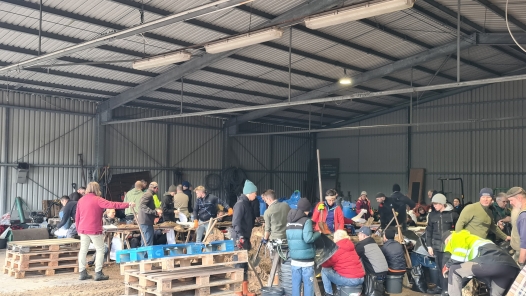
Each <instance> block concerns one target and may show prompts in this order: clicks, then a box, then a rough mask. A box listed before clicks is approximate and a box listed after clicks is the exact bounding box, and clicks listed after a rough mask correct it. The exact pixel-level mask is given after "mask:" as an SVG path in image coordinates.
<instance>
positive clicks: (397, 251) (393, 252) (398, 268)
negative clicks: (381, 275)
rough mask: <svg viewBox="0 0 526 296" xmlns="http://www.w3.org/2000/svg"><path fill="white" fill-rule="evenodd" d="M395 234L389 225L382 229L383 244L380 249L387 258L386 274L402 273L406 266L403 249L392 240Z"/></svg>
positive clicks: (394, 230)
mask: <svg viewBox="0 0 526 296" xmlns="http://www.w3.org/2000/svg"><path fill="white" fill-rule="evenodd" d="M395 235H396V229H394V228H391V227H389V228H387V229H386V230H385V231H384V245H383V246H382V248H381V250H382V253H384V256H385V260H387V266H388V267H389V269H388V270H389V271H388V274H404V273H405V272H406V268H407V263H406V262H405V255H404V253H405V251H404V247H403V246H402V244H400V243H399V242H397V241H395V240H394V238H395Z"/></svg>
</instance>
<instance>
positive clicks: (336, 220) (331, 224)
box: [312, 189, 345, 232]
mask: <svg viewBox="0 0 526 296" xmlns="http://www.w3.org/2000/svg"><path fill="white" fill-rule="evenodd" d="M337 195H338V193H337V192H336V190H334V189H329V190H327V192H326V193H325V201H324V202H319V203H318V204H317V205H316V207H315V208H314V214H313V215H312V221H313V222H314V230H315V231H320V228H319V226H318V222H325V223H326V224H327V227H328V228H329V230H330V231H331V232H335V231H336V230H339V229H343V228H344V226H345V225H344V222H343V211H342V208H341V207H339V206H338V205H336V196H337Z"/></svg>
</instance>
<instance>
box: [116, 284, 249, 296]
mask: <svg viewBox="0 0 526 296" xmlns="http://www.w3.org/2000/svg"><path fill="white" fill-rule="evenodd" d="M241 290H242V288H241V284H225V285H218V286H214V287H202V288H197V289H194V290H188V291H182V292H157V291H152V290H147V289H143V288H141V287H138V286H131V285H126V286H125V287H124V295H139V296H232V295H234V294H235V293H236V292H241Z"/></svg>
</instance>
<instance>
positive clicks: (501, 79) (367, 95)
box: [104, 74, 526, 124]
mask: <svg viewBox="0 0 526 296" xmlns="http://www.w3.org/2000/svg"><path fill="white" fill-rule="evenodd" d="M520 80H526V74H524V75H514V76H504V77H497V78H486V79H479V80H472V81H463V82H455V83H446V84H439V85H429V86H419V87H410V88H404V89H396V90H387V91H379V92H369V93H356V94H352V95H346V96H339V97H329V98H320V99H313V100H305V101H293V102H290V103H289V102H284V103H277V104H268V105H259V106H252V107H238V108H230V109H221V110H215V111H205V112H194V113H187V114H176V115H167V116H157V117H148V118H137V119H132V120H119V121H110V122H106V123H104V124H117V123H130V122H140V121H150V120H161V119H171V118H180V117H193V116H204V115H213V114H223V113H233V112H242V111H250V110H257V109H273V108H282V107H291V106H300V105H306V104H313V103H326V102H342V101H348V100H352V99H354V98H373V97H379V96H386V95H387V96H389V95H393V94H406V93H412V92H422V91H432V90H441V89H448V88H460V87H465V86H479V85H486V84H493V83H500V82H511V81H520ZM441 95H442V94H441Z"/></svg>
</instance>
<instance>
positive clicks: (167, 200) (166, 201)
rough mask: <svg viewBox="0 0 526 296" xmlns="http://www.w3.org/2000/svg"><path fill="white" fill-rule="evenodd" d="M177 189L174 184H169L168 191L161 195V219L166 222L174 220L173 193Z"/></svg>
mask: <svg viewBox="0 0 526 296" xmlns="http://www.w3.org/2000/svg"><path fill="white" fill-rule="evenodd" d="M176 191H177V189H176V187H175V185H170V188H168V191H167V192H166V193H165V194H164V195H163V198H162V203H161V205H162V210H163V221H164V222H168V221H172V222H175V218H176V217H175V213H174V211H175V207H174V195H175V192H176Z"/></svg>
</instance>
